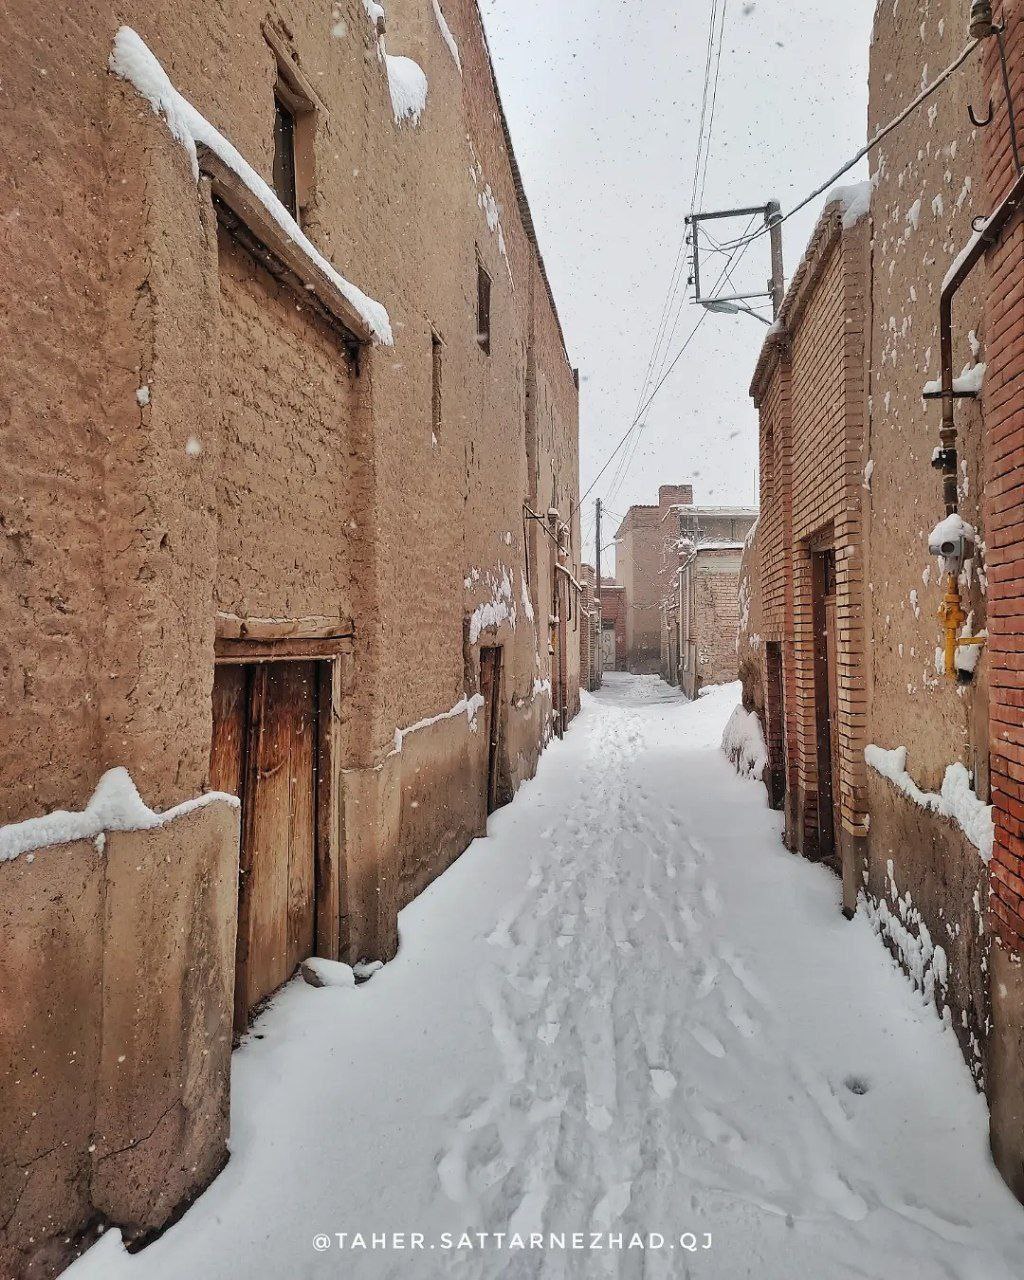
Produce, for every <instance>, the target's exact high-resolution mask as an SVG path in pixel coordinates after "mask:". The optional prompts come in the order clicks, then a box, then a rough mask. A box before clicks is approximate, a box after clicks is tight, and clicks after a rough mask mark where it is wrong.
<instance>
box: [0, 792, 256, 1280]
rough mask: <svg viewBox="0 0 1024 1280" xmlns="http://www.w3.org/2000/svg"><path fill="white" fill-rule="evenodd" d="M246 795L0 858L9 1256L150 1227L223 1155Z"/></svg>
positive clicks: (3, 1191) (69, 1250)
mask: <svg viewBox="0 0 1024 1280" xmlns="http://www.w3.org/2000/svg"><path fill="white" fill-rule="evenodd" d="M237 862H238V809H237V807H236V806H234V805H232V804H228V803H227V802H225V801H223V800H216V801H213V802H212V803H210V804H208V805H206V806H204V807H202V808H200V809H197V810H194V811H192V812H191V813H188V814H185V815H182V816H180V817H178V818H174V819H173V820H171V821H170V822H168V823H167V825H165V826H162V827H157V828H154V829H152V830H144V831H115V832H106V833H104V834H103V835H102V836H101V837H100V838H98V839H96V840H79V841H76V842H74V843H72V844H63V845H57V846H54V847H52V848H44V849H40V850H38V851H37V852H36V853H35V854H34V855H30V854H22V855H21V856H20V857H19V858H16V859H14V860H13V861H10V862H4V863H0V923H2V928H0V972H2V973H3V974H4V989H5V999H4V1007H3V1013H2V1016H0V1132H2V1133H3V1135H4V1141H3V1144H2V1151H0V1222H2V1224H3V1229H2V1230H0V1269H2V1270H3V1274H4V1275H10V1276H20V1275H23V1274H32V1275H48V1274H53V1273H54V1271H55V1270H59V1268H60V1266H61V1265H62V1264H63V1263H64V1262H66V1261H67V1259H68V1258H69V1257H70V1256H73V1255H74V1253H75V1251H76V1250H77V1249H78V1248H79V1247H82V1246H84V1245H87V1244H88V1243H90V1242H91V1239H90V1237H89V1236H88V1235H87V1234H86V1235H83V1234H82V1233H83V1232H85V1231H86V1229H87V1228H88V1227H89V1226H90V1225H91V1224H94V1223H95V1224H101V1223H115V1224H117V1225H119V1226H120V1227H122V1229H123V1231H124V1233H125V1236H126V1238H128V1239H142V1238H144V1237H145V1236H146V1235H147V1234H148V1233H149V1232H151V1231H153V1230H154V1229H156V1228H158V1227H159V1226H161V1225H162V1224H163V1223H164V1222H165V1221H166V1220H167V1218H168V1217H169V1216H170V1215H172V1214H173V1213H174V1211H175V1210H176V1209H178V1208H180V1207H182V1206H183V1205H184V1204H185V1203H187V1202H188V1200H189V1199H191V1198H192V1197H193V1196H195V1195H196V1194H197V1193H198V1192H199V1191H201V1190H202V1189H203V1187H204V1186H205V1185H206V1183H208V1182H209V1181H210V1180H211V1178H213V1177H214V1176H215V1175H216V1173H217V1172H218V1171H219V1170H220V1168H221V1166H222V1165H223V1163H224V1161H225V1160H226V1159H227V1136H228V1060H229V1057H230V1053H231V1016H232V994H233V973H234V956H235V919H236V899H237V883H238V877H237Z"/></svg>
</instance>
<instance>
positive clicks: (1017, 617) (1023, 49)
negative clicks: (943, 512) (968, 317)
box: [983, 0, 1024, 953]
mask: <svg viewBox="0 0 1024 1280" xmlns="http://www.w3.org/2000/svg"><path fill="white" fill-rule="evenodd" d="M1001 15H1002V17H1003V18H1004V19H1006V22H1007V36H1006V39H1007V52H1008V56H1009V60H1010V66H1011V72H1012V76H1011V78H1012V84H1013V89H1014V96H1015V101H1016V102H1017V103H1018V104H1020V103H1021V102H1022V101H1024V21H1022V19H1024V13H1022V10H1021V6H1020V4H1019V3H1009V0H1007V2H1006V3H1004V4H1003V5H1002V6H1001ZM999 16H1000V15H999V14H997V18H998V17H999ZM997 52H998V51H997V47H996V45H995V42H994V41H989V42H988V44H987V46H986V73H987V76H988V79H989V83H990V85H991V91H992V94H993V97H994V98H995V99H996V101H998V102H999V103H1000V105H1001V106H1002V98H1001V88H1000V81H999V74H1000V73H999V64H998V59H997ZM1020 125H1021V119H1020V115H1019V112H1018V129H1019V128H1020ZM983 157H984V165H985V177H986V183H987V187H988V191H989V199H990V203H991V205H992V207H995V205H996V204H997V203H998V202H999V200H1000V199H1002V197H1003V196H1004V195H1005V194H1006V192H1007V191H1008V190H1009V188H1010V186H1011V185H1012V183H1013V180H1014V170H1013V162H1012V155H1011V149H1010V138H1009V116H1008V113H1007V112H1006V111H1005V109H1002V110H1000V111H999V112H998V113H997V117H996V122H995V123H994V124H993V125H992V126H991V127H990V128H989V129H987V130H986V131H985V133H984V150H983ZM1022 261H1024V222H1022V221H1021V219H1020V218H1019V217H1018V218H1017V220H1016V221H1015V222H1014V223H1013V224H1012V225H1011V227H1010V228H1009V230H1008V231H1007V232H1006V233H1005V234H1004V235H1003V237H1002V239H1001V240H1000V242H999V243H998V245H996V246H995V247H994V248H993V250H992V251H991V252H990V254H989V255H988V262H987V267H988V280H989V295H988V306H987V309H986V315H985V336H986V356H987V361H988V371H987V373H986V377H985V388H984V416H985V473H986V479H985V497H986V502H985V516H986V519H985V531H986V558H987V562H988V578H989V612H988V628H989V636H990V640H989V662H990V700H991V701H990V715H991V723H990V751H991V755H990V769H991V777H992V802H993V805H994V817H995V828H996V839H995V851H994V856H993V860H992V863H991V865H990V868H989V870H990V873H991V896H990V900H989V902H990V911H991V924H992V928H993V930H994V931H995V932H996V933H997V934H998V936H999V937H1000V938H1001V940H1002V941H1003V942H1004V943H1005V944H1006V945H1007V946H1008V947H1009V949H1010V950H1011V951H1012V952H1014V953H1020V951H1021V950H1022V949H1024V625H1022V624H1024V308H1022V305H1021V304H1022V296H1024V286H1022V277H1021V263H1022Z"/></svg>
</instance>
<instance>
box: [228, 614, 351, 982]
mask: <svg viewBox="0 0 1024 1280" xmlns="http://www.w3.org/2000/svg"><path fill="white" fill-rule="evenodd" d="M214 660H215V663H216V665H218V666H220V665H224V664H232V663H240V664H244V665H247V666H248V665H257V664H259V663H265V662H289V661H291V662H311V661H315V662H316V663H317V668H318V686H317V707H318V714H317V744H316V756H315V761H316V837H315V848H314V870H315V877H314V895H315V897H314V907H315V915H314V923H315V930H314V933H315V941H314V951H315V954H316V955H317V956H320V957H323V958H324V959H327V960H337V959H339V957H340V955H341V952H342V948H343V946H344V945H345V942H346V939H344V938H343V937H342V936H341V921H342V918H343V916H344V915H345V914H346V906H347V904H346V888H347V886H346V883H345V877H344V876H343V875H342V867H343V865H344V852H345V851H344V828H343V821H342V794H341V785H342V781H341V764H342V760H343V758H344V753H345V742H344V740H343V736H342V735H343V732H344V729H345V723H346V722H345V719H344V717H343V716H342V715H341V707H342V705H343V692H344V690H345V689H347V688H348V687H349V685H350V680H351V664H352V637H351V635H347V636H334V637H329V638H326V639H305V638H298V639H293V638H288V639H281V640H239V639H235V638H226V637H223V636H221V637H218V638H217V640H216V642H215V646H214ZM246 732H247V735H248V732H249V725H248V724H247V727H246ZM248 752H249V743H248V741H247V743H246V755H247V756H248ZM243 821H244V816H243ZM245 839H246V831H244V830H243V832H242V843H241V846H240V856H241V849H244V848H245V847H246V844H245ZM241 923H242V921H241V917H240V918H239V926H240V927H241ZM236 984H237V974H236Z"/></svg>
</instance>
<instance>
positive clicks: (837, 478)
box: [741, 0, 1024, 1198]
mask: <svg viewBox="0 0 1024 1280" xmlns="http://www.w3.org/2000/svg"><path fill="white" fill-rule="evenodd" d="M993 8H994V10H995V14H994V17H995V22H996V23H997V24H1001V26H1002V29H1003V31H1004V39H1005V50H1006V58H1007V69H1008V76H1009V81H1010V86H1011V96H1012V101H1013V104H1014V105H1015V108H1016V112H1017V115H1016V134H1017V136H1018V137H1024V117H1022V115H1021V104H1022V103H1024V3H1022V2H1021V0H1003V2H1002V3H996V4H995V5H994V6H993ZM985 10H986V6H985V5H983V4H975V5H974V6H969V5H967V4H965V3H960V2H959V0H939V2H938V3H937V4H934V3H933V4H932V5H931V6H930V10H929V13H928V15H927V16H928V21H927V22H925V23H922V21H921V17H922V13H921V12H919V8H918V7H915V6H912V5H911V6H908V5H899V6H891V5H881V6H879V7H878V9H877V11H876V15H875V29H874V38H873V41H872V47H871V69H870V106H869V121H868V132H869V136H876V135H877V134H878V133H879V131H880V130H881V129H882V127H883V126H884V125H885V124H886V123H887V122H889V121H890V120H892V119H894V118H895V117H896V116H897V115H898V114H899V113H900V112H901V111H903V109H904V108H906V107H907V106H908V105H909V104H910V103H911V102H912V101H913V100H914V99H915V98H916V97H917V96H918V94H919V93H920V91H921V87H922V86H921V70H920V68H921V64H922V62H925V63H927V64H928V65H930V66H932V67H935V68H938V67H943V66H946V65H948V64H950V63H951V62H952V61H953V60H954V58H955V57H956V56H957V55H958V54H959V53H960V51H961V50H962V49H963V46H964V42H965V39H966V37H967V27H968V21H969V18H973V20H974V26H973V30H972V32H971V34H972V35H973V36H974V37H976V38H978V39H979V41H980V47H979V49H978V50H976V51H975V52H974V53H973V54H972V55H971V56H970V57H969V58H968V59H967V60H966V61H965V62H964V64H963V65H962V66H961V67H960V69H959V70H958V71H957V72H956V74H954V75H952V76H951V77H949V78H948V79H947V80H946V81H945V82H944V83H943V84H942V85H941V87H940V88H938V89H937V90H936V91H935V92H934V93H933V94H932V95H931V99H930V102H929V103H928V105H927V107H926V108H922V109H921V110H918V111H916V112H914V113H911V115H910V116H909V117H908V118H907V119H906V121H905V122H904V123H903V124H902V125H901V126H900V127H899V128H897V129H896V130H894V131H893V132H891V133H890V134H888V135H887V136H886V137H885V138H884V140H883V141H882V142H881V143H880V144H879V145H878V146H877V147H876V148H875V149H874V150H873V152H872V155H871V184H870V189H869V190H868V189H861V190H859V191H856V190H847V191H845V192H842V193H837V195H836V196H835V198H832V199H829V200H828V201H827V202H826V207H825V210H824V212H823V214H822V217H821V219H820V220H819V223H818V226H817V228H816V230H815V232H814V235H813V237H812V240H811V243H810V245H809V246H808V249H807V252H806V254H805V255H804V258H803V260H802V262H801V265H800V268H799V270H798V271H797V273H796V276H795V278H794V280H793V282H792V284H791V285H790V288H789V290H788V291H787V295H786V300H785V304H784V306H783V310H782V315H781V317H780V324H779V325H778V326H777V327H776V328H775V329H773V331H772V332H771V334H770V335H769V337H768V338H767V340H766V343H765V346H764V349H763V350H762V353H761V357H760V360H759V362H758V366H757V370H756V372H755V376H754V381H753V386H752V394H753V396H754V399H755V401H756V403H757V406H758V409H759V413H760V427H761V491H762V518H761V523H760V526H759V530H758V537H757V555H756V558H755V559H756V562H755V564H754V565H753V566H752V567H751V569H750V571H749V573H748V584H747V587H748V590H747V598H746V600H745V607H744V610H743V613H744V615H745V616H746V617H747V619H748V621H747V623H746V625H745V626H744V627H741V631H742V633H743V634H742V636H741V651H742V656H743V665H744V677H745V700H746V701H747V702H748V703H749V704H750V705H751V706H753V707H755V708H757V709H759V710H760V712H761V714H762V719H763V722H764V728H765V736H766V740H767V745H768V753H769V766H770V767H769V769H768V770H766V782H767V783H768V785H769V790H770V793H771V798H772V801H773V803H775V804H777V805H778V806H779V807H784V808H785V812H786V825H785V830H786V840H787V843H788V844H789V845H790V847H792V848H794V849H798V850H800V851H801V852H803V853H804V854H805V855H807V856H808V857H812V858H815V859H821V860H825V861H828V862H830V863H831V864H832V865H834V866H835V868H836V870H837V871H841V872H842V875H843V893H842V904H843V907H844V909H845V911H846V912H847V913H848V914H849V913H852V912H853V911H854V910H857V911H863V912H864V913H865V914H866V915H867V916H868V918H869V920H870V921H871V923H872V925H873V927H874V928H875V930H876V932H877V933H878V935H879V937H880V939H881V940H882V941H883V942H884V944H885V945H886V946H887V947H888V948H889V949H890V951H891V952H892V953H893V955H894V956H895V957H896V958H897V959H898V960H899V961H900V963H902V964H903V966H904V967H905V969H906V970H907V972H908V974H909V975H910V976H911V978H912V979H913V981H914V982H915V983H916V984H917V985H918V986H919V987H920V988H921V990H922V992H923V993H924V995H925V997H926V998H927V999H930V1000H934V1002H935V1003H936V1005H937V1006H938V1007H939V1008H940V1010H942V1012H943V1014H944V1016H945V1017H946V1018H947V1020H948V1022H949V1024H950V1026H951V1027H952V1029H953V1030H954V1032H955V1033H956V1035H957V1036H958V1038H959V1041H960V1044H961V1048H962V1050H963V1053H964V1057H965V1059H966V1061H967V1063H968V1064H969V1066H970V1068H971V1070H972V1072H973V1074H974V1077H975V1080H976V1081H977V1083H978V1086H979V1088H981V1089H983V1090H984V1091H985V1093H986V1095H987V1098H988V1100H989V1104H990V1108H991V1140H992V1149H993V1153H994V1156H995V1160H996V1163H997V1165H998V1167H999V1169H1000V1171H1001V1172H1002V1173H1003V1176H1004V1177H1005V1178H1006V1180H1007V1182H1008V1183H1009V1185H1010V1186H1011V1187H1012V1188H1013V1190H1014V1191H1015V1192H1016V1194H1017V1195H1018V1196H1019V1197H1021V1198H1024V966H1022V957H1024V425H1022V423H1024V318H1022V317H1024V310H1022V298H1024V179H1022V178H1021V177H1020V176H1019V173H1020V166H1019V164H1018V163H1017V162H1016V159H1015V156H1014V136H1013V133H1012V131H1011V116H1010V110H1011V107H1010V102H1009V101H1008V98H1007V95H1006V94H1005V92H1004V87H1003V73H1002V68H1001V65H1000V48H999V42H998V40H997V38H996V27H993V26H992V25H990V24H989V22H988V21H987V18H986V13H985ZM989 99H991V101H992V122H991V124H990V125H989V126H987V127H984V128H976V127H975V126H974V125H972V123H971V121H970V120H969V117H968V106H969V105H972V104H974V105H976V104H977V103H980V102H987V101H988V100H989ZM961 368H962V370H963V372H962V374H961V373H960V370H961ZM958 374H959V375H960V376H959V378H958V377H957V375H958ZM944 517H948V518H949V519H951V520H952V522H953V523H952V525H950V524H949V522H948V520H944ZM938 522H943V527H944V528H945V529H946V530H947V531H948V530H949V529H951V528H952V529H953V538H952V541H950V540H949V537H948V532H947V535H946V541H947V546H948V548H949V550H948V552H947V554H946V555H945V556H944V557H942V558H940V559H936V557H935V555H934V554H933V553H932V551H931V549H930V544H932V543H933V542H934V541H935V538H934V535H933V533H932V530H933V529H934V528H937V523H938ZM961 534H963V535H964V536H963V538H962V539H961ZM746 605H750V608H749V609H747V608H746ZM751 618H756V619H758V621H757V623H756V634H755V628H754V626H753V624H752V623H751V622H750V621H749V619H751ZM758 686H759V687H758Z"/></svg>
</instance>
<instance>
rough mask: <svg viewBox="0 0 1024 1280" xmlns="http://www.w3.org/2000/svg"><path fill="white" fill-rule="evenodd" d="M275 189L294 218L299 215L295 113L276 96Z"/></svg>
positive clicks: (279, 198)
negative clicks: (296, 178) (296, 179)
mask: <svg viewBox="0 0 1024 1280" xmlns="http://www.w3.org/2000/svg"><path fill="white" fill-rule="evenodd" d="M274 191H275V192H276V194H277V198H278V200H280V201H281V203H282V204H283V205H284V207H285V208H286V209H287V210H288V212H289V213H290V214H291V215H292V217H293V218H296V219H297V218H298V216H299V204H298V198H297V188H296V182H295V114H294V112H293V111H291V109H290V108H289V107H288V106H286V105H285V103H284V102H282V101H281V97H280V95H278V94H275V96H274Z"/></svg>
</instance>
